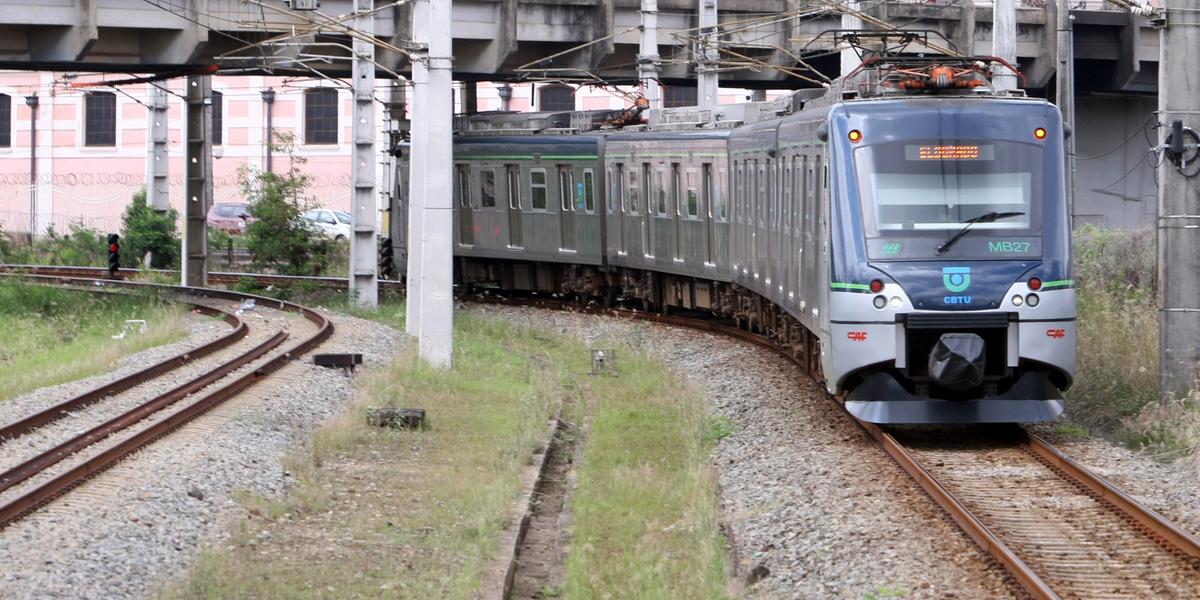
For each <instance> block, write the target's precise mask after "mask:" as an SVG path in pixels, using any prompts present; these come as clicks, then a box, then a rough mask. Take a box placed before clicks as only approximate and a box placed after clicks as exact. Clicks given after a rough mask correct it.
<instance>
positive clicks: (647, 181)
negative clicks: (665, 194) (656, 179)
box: [642, 163, 654, 215]
mask: <svg viewBox="0 0 1200 600" xmlns="http://www.w3.org/2000/svg"><path fill="white" fill-rule="evenodd" d="M642 189H643V190H646V214H647V215H652V214H654V188H653V187H652V180H651V175H650V163H642Z"/></svg>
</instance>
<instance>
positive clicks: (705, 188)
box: [700, 163, 716, 265]
mask: <svg viewBox="0 0 1200 600" xmlns="http://www.w3.org/2000/svg"><path fill="white" fill-rule="evenodd" d="M712 190H713V173H712V163H704V164H703V165H701V166H700V203H701V207H700V214H701V215H703V216H704V217H703V218H704V264H706V265H711V264H713V248H712V247H713V218H714V217H715V216H716V215H714V214H713V191H712Z"/></svg>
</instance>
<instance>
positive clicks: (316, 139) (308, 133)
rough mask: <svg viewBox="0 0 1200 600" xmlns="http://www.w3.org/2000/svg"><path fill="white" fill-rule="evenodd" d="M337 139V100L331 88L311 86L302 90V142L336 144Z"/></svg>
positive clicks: (335, 92) (334, 91)
mask: <svg viewBox="0 0 1200 600" xmlns="http://www.w3.org/2000/svg"><path fill="white" fill-rule="evenodd" d="M337 141H338V100H337V90H335V89H333V88H312V89H310V90H307V91H305V92H304V143H305V144H336V143H337Z"/></svg>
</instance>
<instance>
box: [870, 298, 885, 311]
mask: <svg viewBox="0 0 1200 600" xmlns="http://www.w3.org/2000/svg"><path fill="white" fill-rule="evenodd" d="M871 304H874V305H875V308H878V309H880V310H882V309H883V307H885V306H887V298H884V297H883V296H875V299H874V300H872V301H871Z"/></svg>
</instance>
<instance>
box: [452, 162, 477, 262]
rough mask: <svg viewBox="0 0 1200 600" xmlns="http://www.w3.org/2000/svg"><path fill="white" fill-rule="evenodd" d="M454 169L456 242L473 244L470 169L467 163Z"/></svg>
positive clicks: (473, 224)
mask: <svg viewBox="0 0 1200 600" xmlns="http://www.w3.org/2000/svg"><path fill="white" fill-rule="evenodd" d="M455 169H456V171H457V177H456V178H455V179H456V183H457V186H458V243H459V244H462V245H464V246H474V245H475V209H474V208H473V207H472V206H471V169H470V167H468V166H467V165H457V166H456V167H455Z"/></svg>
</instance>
